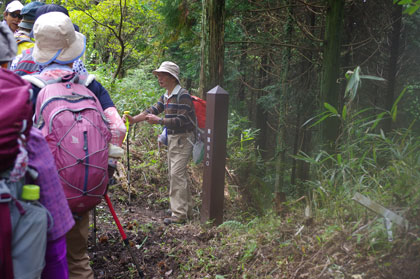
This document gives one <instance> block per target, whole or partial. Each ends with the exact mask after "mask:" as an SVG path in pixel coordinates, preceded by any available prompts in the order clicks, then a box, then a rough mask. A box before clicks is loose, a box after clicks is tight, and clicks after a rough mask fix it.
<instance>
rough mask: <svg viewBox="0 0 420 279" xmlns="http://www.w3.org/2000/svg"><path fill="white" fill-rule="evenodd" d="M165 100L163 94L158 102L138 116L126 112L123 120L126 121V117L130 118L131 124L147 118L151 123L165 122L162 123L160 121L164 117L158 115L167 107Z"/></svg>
mask: <svg viewBox="0 0 420 279" xmlns="http://www.w3.org/2000/svg"><path fill="white" fill-rule="evenodd" d="M163 102H164V96H163V95H162V96H161V97H160V98H159V101H158V102H157V103H156V104H154V105H153V106H151V107H150V108H148V109H146V110H145V111H143V112H141V113H139V114H137V115H136V116H131V115H129V114H124V116H123V120H124V121H125V119H128V121H129V122H130V124H134V123H137V122H141V121H145V120H147V121H148V122H149V123H150V124H163V123H160V122H163V119H162V118H160V117H159V116H157V115H158V114H160V113H162V112H163V111H164V109H165V106H164V104H163ZM161 119H162V121H161Z"/></svg>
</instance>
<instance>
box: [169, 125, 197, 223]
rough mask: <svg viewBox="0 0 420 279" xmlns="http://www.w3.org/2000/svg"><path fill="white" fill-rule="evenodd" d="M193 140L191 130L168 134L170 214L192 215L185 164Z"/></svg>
mask: <svg viewBox="0 0 420 279" xmlns="http://www.w3.org/2000/svg"><path fill="white" fill-rule="evenodd" d="M187 138H189V139H190V140H191V141H192V142H194V134H193V133H192V132H189V133H183V134H177V135H168V168H169V202H170V205H171V211H172V216H176V217H181V218H186V219H188V217H191V215H192V206H193V202H192V197H191V189H190V185H189V183H188V176H187V175H188V174H187V164H188V162H189V160H190V156H191V152H192V148H193V147H192V144H191V143H189V142H188V140H187Z"/></svg>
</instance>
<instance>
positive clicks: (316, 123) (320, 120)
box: [309, 114, 331, 128]
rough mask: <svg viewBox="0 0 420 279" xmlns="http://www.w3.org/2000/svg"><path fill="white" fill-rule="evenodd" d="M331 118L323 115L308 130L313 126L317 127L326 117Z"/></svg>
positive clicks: (328, 115)
mask: <svg viewBox="0 0 420 279" xmlns="http://www.w3.org/2000/svg"><path fill="white" fill-rule="evenodd" d="M330 116H331V114H327V115H324V116H323V117H321V119H319V120H318V121H317V122H315V123H314V124H312V125H311V126H309V128H312V127H314V126H316V125H318V124H319V123H321V122H322V121H324V120H325V119H326V118H327V117H330Z"/></svg>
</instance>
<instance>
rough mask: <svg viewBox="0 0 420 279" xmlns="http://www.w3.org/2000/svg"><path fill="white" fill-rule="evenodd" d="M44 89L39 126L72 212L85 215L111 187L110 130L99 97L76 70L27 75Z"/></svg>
mask: <svg viewBox="0 0 420 279" xmlns="http://www.w3.org/2000/svg"><path fill="white" fill-rule="evenodd" d="M24 79H26V80H29V81H31V82H32V83H33V84H35V85H36V86H38V87H39V88H42V89H41V91H40V92H39V95H38V97H37V101H36V109H35V119H36V126H37V127H38V128H39V129H40V130H41V132H42V134H43V135H44V137H45V138H46V140H47V142H48V145H49V147H50V149H51V152H52V154H53V156H54V159H55V163H56V166H57V170H58V175H59V177H60V180H61V184H62V186H63V189H64V193H65V195H66V198H67V201H68V203H69V207H70V210H71V211H72V212H73V213H76V214H78V213H83V212H86V211H88V210H90V209H92V208H93V207H94V206H95V205H97V204H99V203H100V202H101V200H102V197H103V195H104V194H105V193H106V191H107V185H108V145H109V142H110V140H111V132H110V130H109V127H108V122H107V120H106V117H105V115H104V112H103V110H102V108H101V105H100V103H99V101H98V99H97V98H96V96H95V95H94V94H93V93H92V92H91V91H90V90H89V89H88V88H87V87H86V86H85V85H87V84H89V83H88V82H89V77H85V76H78V75H75V74H72V75H68V76H64V77H61V78H59V79H58V80H57V79H55V80H54V79H51V78H49V77H47V76H43V75H32V76H24Z"/></svg>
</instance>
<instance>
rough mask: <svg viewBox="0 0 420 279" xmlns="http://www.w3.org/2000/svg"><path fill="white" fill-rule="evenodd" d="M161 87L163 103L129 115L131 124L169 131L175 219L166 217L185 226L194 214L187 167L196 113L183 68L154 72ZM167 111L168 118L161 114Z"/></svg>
mask: <svg viewBox="0 0 420 279" xmlns="http://www.w3.org/2000/svg"><path fill="white" fill-rule="evenodd" d="M153 74H154V75H155V76H156V77H157V79H158V82H159V85H160V86H161V87H163V88H165V89H166V93H165V94H163V95H162V96H161V97H160V99H159V101H158V102H157V103H156V104H155V105H154V106H152V107H150V108H148V109H146V110H145V111H144V112H142V113H140V114H138V115H136V116H130V115H126V117H127V119H128V120H129V122H130V124H133V123H137V122H140V121H144V120H146V121H148V122H149V123H150V124H158V125H162V126H165V127H166V128H167V134H168V168H169V184H170V185H169V186H170V187H169V201H170V206H171V208H170V212H171V217H170V218H165V219H164V223H165V224H166V225H169V224H172V223H176V224H183V223H185V222H186V220H187V219H188V218H190V217H191V215H192V198H191V189H190V185H189V184H188V179H187V164H188V161H189V159H190V155H191V152H192V148H193V146H192V145H191V144H190V142H194V141H195V140H194V131H195V127H194V124H193V123H192V122H191V121H194V119H195V114H194V110H193V103H192V99H191V96H190V94H189V93H188V91H187V90H186V89H184V88H182V87H181V85H180V81H179V67H178V65H176V64H175V63H173V62H170V61H165V62H163V63H162V64H161V65H160V67H159V68H158V69H156V70H154V71H153ZM162 112H164V113H165V117H164V118H160V117H159V116H158V114H160V113H162Z"/></svg>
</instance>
